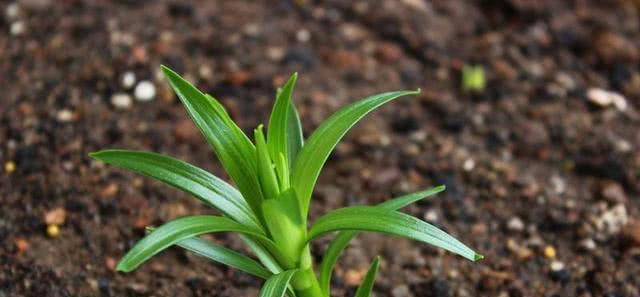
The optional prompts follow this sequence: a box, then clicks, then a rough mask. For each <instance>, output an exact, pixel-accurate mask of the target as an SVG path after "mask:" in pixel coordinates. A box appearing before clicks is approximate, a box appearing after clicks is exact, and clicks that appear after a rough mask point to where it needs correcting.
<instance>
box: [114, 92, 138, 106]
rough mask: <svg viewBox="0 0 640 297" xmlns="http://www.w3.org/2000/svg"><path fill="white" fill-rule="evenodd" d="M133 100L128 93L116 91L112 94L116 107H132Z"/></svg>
mask: <svg viewBox="0 0 640 297" xmlns="http://www.w3.org/2000/svg"><path fill="white" fill-rule="evenodd" d="M132 102H133V100H131V96H129V94H127V93H115V94H113V95H112V96H111V104H113V106H114V107H115V108H119V109H128V108H130V107H131V103H132Z"/></svg>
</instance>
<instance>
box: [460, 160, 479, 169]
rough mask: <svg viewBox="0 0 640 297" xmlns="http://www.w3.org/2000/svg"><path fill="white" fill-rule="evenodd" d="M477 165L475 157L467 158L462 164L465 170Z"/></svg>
mask: <svg viewBox="0 0 640 297" xmlns="http://www.w3.org/2000/svg"><path fill="white" fill-rule="evenodd" d="M475 167H476V161H474V160H473V159H467V160H465V161H464V163H463V164H462V169H464V171H471V170H473V168H475Z"/></svg>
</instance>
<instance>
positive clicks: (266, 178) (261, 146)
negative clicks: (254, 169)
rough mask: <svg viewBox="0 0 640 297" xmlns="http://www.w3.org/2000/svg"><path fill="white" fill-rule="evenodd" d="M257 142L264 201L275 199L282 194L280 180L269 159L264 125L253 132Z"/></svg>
mask: <svg viewBox="0 0 640 297" xmlns="http://www.w3.org/2000/svg"><path fill="white" fill-rule="evenodd" d="M253 134H254V138H255V141H256V154H257V160H258V181H260V186H261V189H262V194H263V196H264V199H267V200H268V199H275V198H276V197H278V195H279V194H280V189H279V186H278V180H277V178H276V173H275V172H274V170H273V169H274V165H273V162H272V161H271V157H269V151H268V148H267V143H266V141H265V139H264V133H263V132H262V125H260V126H258V128H256V129H255V130H254V131H253Z"/></svg>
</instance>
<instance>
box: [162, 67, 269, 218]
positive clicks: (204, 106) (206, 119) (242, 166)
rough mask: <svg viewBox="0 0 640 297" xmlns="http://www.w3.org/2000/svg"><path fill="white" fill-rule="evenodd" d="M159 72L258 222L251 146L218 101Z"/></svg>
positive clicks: (166, 71) (175, 76)
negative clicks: (167, 81)
mask: <svg viewBox="0 0 640 297" xmlns="http://www.w3.org/2000/svg"><path fill="white" fill-rule="evenodd" d="M162 71H163V72H164V74H165V77H166V78H167V80H169V84H170V85H171V87H172V88H173V90H174V91H175V92H176V94H177V95H178V98H180V101H182V104H183V105H184V106H185V108H186V110H187V112H188V113H189V116H191V119H193V121H194V122H195V124H196V126H197V127H198V128H199V129H200V131H201V132H202V134H203V135H204V137H205V138H206V140H207V142H208V143H209V145H210V146H211V148H212V149H213V150H214V152H215V153H216V155H217V156H218V159H219V160H220V162H221V163H222V166H223V167H224V169H225V171H226V172H227V173H228V174H229V176H230V177H231V179H233V181H234V182H235V183H236V185H237V186H238V189H239V190H240V192H241V193H242V196H243V197H244V199H245V200H246V201H247V203H248V204H249V206H250V207H251V209H252V210H253V211H254V213H255V214H256V215H258V218H261V216H260V212H259V211H260V201H261V200H262V192H261V191H260V185H259V183H258V177H257V175H256V169H257V166H256V153H255V146H254V145H253V143H251V141H250V140H249V138H248V137H247V136H246V135H245V134H244V133H243V132H242V130H241V129H240V128H239V127H238V126H237V125H236V124H235V123H234V122H233V121H232V120H231V118H229V115H228V114H227V113H226V111H225V110H224V108H223V107H222V105H221V104H220V103H219V102H218V101H217V100H215V99H214V98H213V97H211V96H208V95H205V94H203V93H202V92H200V91H199V90H198V89H197V88H195V87H194V86H193V85H192V84H191V83H189V82H187V81H186V80H184V79H183V78H182V77H180V76H179V75H178V74H177V73H175V72H173V71H172V70H171V69H169V68H167V67H165V66H162Z"/></svg>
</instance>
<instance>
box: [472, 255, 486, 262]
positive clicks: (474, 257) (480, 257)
mask: <svg viewBox="0 0 640 297" xmlns="http://www.w3.org/2000/svg"><path fill="white" fill-rule="evenodd" d="M482 259H484V256H483V255H481V254H478V253H476V255H475V256H473V261H480V260H482Z"/></svg>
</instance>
